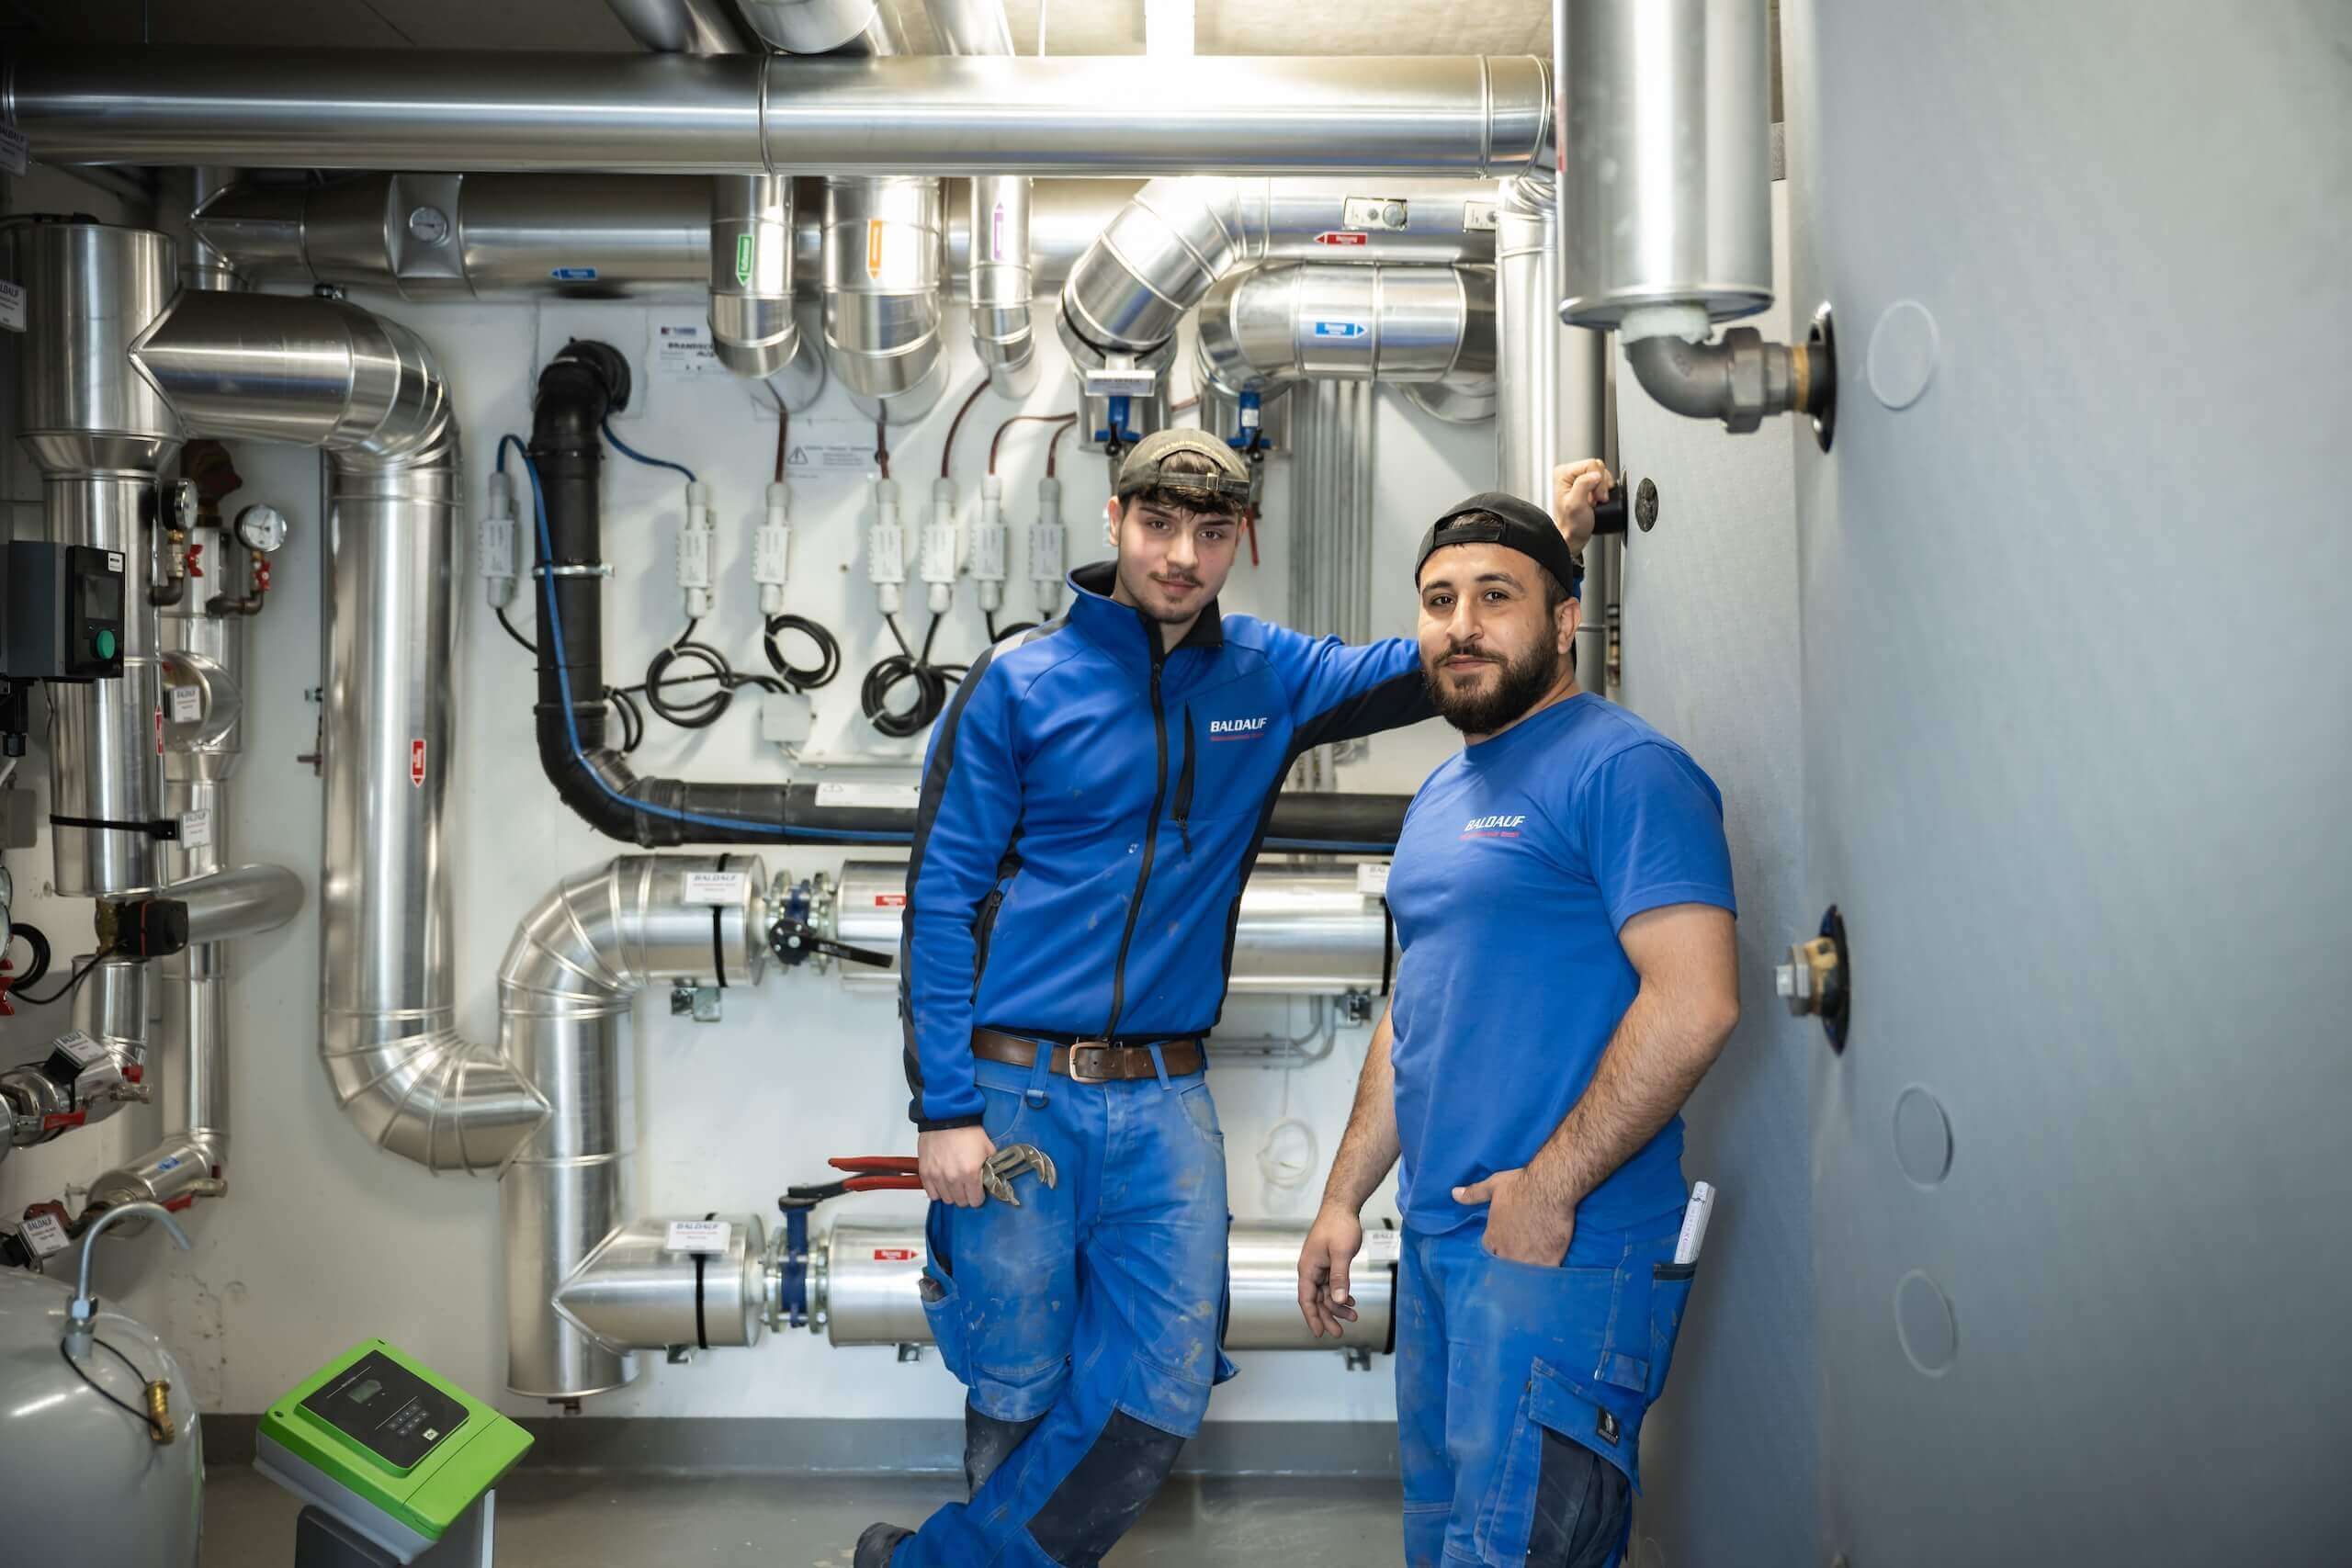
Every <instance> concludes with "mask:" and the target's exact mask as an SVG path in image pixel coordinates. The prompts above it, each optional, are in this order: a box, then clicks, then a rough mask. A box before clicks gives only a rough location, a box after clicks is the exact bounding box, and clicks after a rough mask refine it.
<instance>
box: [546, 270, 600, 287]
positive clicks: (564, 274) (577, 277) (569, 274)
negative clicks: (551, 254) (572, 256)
mask: <svg viewBox="0 0 2352 1568" xmlns="http://www.w3.org/2000/svg"><path fill="white" fill-rule="evenodd" d="M548 276H549V277H552V278H554V279H555V280H556V281H557V282H558V283H594V282H595V281H596V269H595V268H594V267H593V266H551V267H549V268H548Z"/></svg>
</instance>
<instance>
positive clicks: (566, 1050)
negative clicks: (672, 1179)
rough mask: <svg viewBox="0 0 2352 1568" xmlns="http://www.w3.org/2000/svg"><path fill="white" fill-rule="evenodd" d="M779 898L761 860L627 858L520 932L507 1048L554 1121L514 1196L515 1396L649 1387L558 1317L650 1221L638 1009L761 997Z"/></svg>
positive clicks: (522, 1157) (528, 1151) (508, 1186)
mask: <svg viewBox="0 0 2352 1568" xmlns="http://www.w3.org/2000/svg"><path fill="white" fill-rule="evenodd" d="M729 873H732V874H736V875H738V876H740V878H741V880H740V883H738V884H736V885H735V886H734V887H733V889H732V892H731V895H723V896H722V897H721V901H720V902H717V903H713V902H710V901H708V900H709V898H710V897H712V895H710V894H709V893H707V892H706V891H705V888H706V887H707V886H708V885H707V883H705V884H703V885H701V886H696V885H695V878H697V877H706V878H707V877H709V876H712V875H714V874H716V875H718V876H721V877H724V876H725V875H726V874H729ZM765 886H767V875H766V870H765V867H764V866H763V864H762V863H761V862H760V861H759V859H758V858H757V857H756V856H748V855H742V854H730V855H727V856H723V857H722V856H717V855H623V856H621V857H620V858H618V859H616V860H615V861H613V862H612V863H609V864H607V865H605V866H601V867H598V868H597V869H596V870H594V871H592V872H584V873H582V874H578V875H575V876H571V877H567V878H566V879H565V880H564V881H563V882H562V883H561V884H560V885H559V886H557V887H556V889H555V890H554V891H553V892H551V893H549V894H548V896H547V897H545V898H544V899H542V900H540V902H539V904H538V906H537V908H534V909H533V910H532V911H531V912H530V914H528V915H527V916H526V917H525V918H524V920H523V923H522V924H521V926H520V927H518V928H517V929H516V931H515V940H514V942H513V943H512V944H511V945H509V947H508V948H507V951H506V960H505V962H504V964H502V965H501V966H500V969H499V976H498V996H499V1014H500V1032H501V1034H502V1036H503V1039H504V1042H505V1045H506V1049H507V1052H508V1054H509V1055H510V1056H511V1057H512V1059H513V1060H514V1062H515V1065H516V1066H518V1067H519V1068H520V1069H521V1070H522V1071H523V1073H524V1074H525V1076H526V1077H528V1078H529V1079H530V1080H531V1081H532V1082H534V1083H537V1084H538V1085H539V1086H540V1087H541V1088H542V1089H544V1090H545V1091H546V1093H547V1097H548V1102H549V1105H550V1108H551V1109H550V1111H549V1114H548V1117H547V1118H546V1120H545V1121H544V1122H542V1124H541V1125H540V1126H539V1127H538V1128H537V1131H536V1132H534V1133H533V1134H532V1135H531V1137H530V1139H529V1140H528V1141H527V1142H526V1144H524V1145H523V1146H522V1147H521V1148H520V1149H518V1150H517V1151H516V1153H515V1159H514V1161H513V1163H512V1164H511V1165H510V1166H509V1168H507V1170H506V1172H505V1175H504V1178H503V1179H502V1180H501V1181H500V1183H499V1206H500V1210H501V1213H502V1215H503V1227H504V1236H505V1252H506V1329H507V1333H506V1385H507V1387H508V1388H509V1389H510V1390H511V1391H512V1392H514V1393H519V1394H525V1395H529V1396H533V1397H538V1398H545V1399H579V1398H582V1397H585V1396H586V1395H589V1394H593V1393H605V1392H606V1391H607V1390H610V1389H615V1388H618V1387H620V1386H622V1385H623V1384H625V1383H627V1382H629V1381H630V1380H631V1379H633V1378H634V1377H636V1375H637V1362H636V1358H635V1357H634V1356H632V1355H629V1354H628V1353H627V1352H626V1351H625V1350H624V1349H621V1348H616V1347H614V1346H612V1345H610V1344H608V1343H606V1342H605V1341H603V1340H600V1339H599V1338H597V1337H595V1336H594V1335H593V1334H590V1333H589V1332H587V1331H586V1330H584V1329H583V1328H582V1326H581V1325H580V1324H579V1323H578V1322H577V1321H575V1320H573V1319H572V1318H571V1317H569V1316H567V1315H565V1314H562V1313H560V1312H559V1311H558V1310H557V1308H556V1305H555V1302H556V1299H557V1297H558V1295H559V1294H560V1292H562V1290H563V1287H564V1285H565V1283H566V1281H568V1280H571V1279H572V1278H573V1276H574V1275H575V1274H577V1273H579V1272H580V1271H581V1269H582V1268H583V1267H584V1266H585V1265H587V1264H588V1262H589V1260H590V1259H591V1258H594V1256H595V1255H596V1253H597V1252H598V1250H599V1249H600V1248H601V1247H604V1246H605V1242H606V1239H607V1238H608V1237H610V1236H612V1235H614V1234H615V1233H616V1232H617V1231H619V1230H620V1229H621V1228H622V1227H623V1226H624V1225H625V1224H628V1220H629V1219H630V1216H631V1212H632V1210H633V1209H634V1206H635V1204H634V1199H635V1191H634V1170H633V1164H634V1150H635V1145H636V1133H637V1126H636V1122H637V1118H636V1111H635V1105H634V1100H633V1093H632V1091H633V1085H634V1083H635V1081H636V1069H635V1066H634V1065H633V1064H632V1062H631V1061H630V1058H629V1050H628V1021H629V1009H630V1004H631V1002H632V1001H633V1000H634V998H636V996H637V993H638V992H639V990H640V989H642V988H644V987H646V986H648V985H651V984H655V983H657V982H665V981H679V980H685V981H694V982H697V983H701V984H713V983H718V984H725V985H729V986H733V985H749V984H751V983H752V982H754V981H756V980H757V979H758V978H759V976H760V972H761V968H762V966H763V963H764V959H765V955H766V946H765V943H764V941H763V925H764V921H763V919H762V918H761V916H760V914H759V913H758V901H759V898H760V894H761V890H763V889H764V888H765ZM722 964H723V965H724V966H725V972H724V973H719V972H718V971H719V968H720V966H721V965H722Z"/></svg>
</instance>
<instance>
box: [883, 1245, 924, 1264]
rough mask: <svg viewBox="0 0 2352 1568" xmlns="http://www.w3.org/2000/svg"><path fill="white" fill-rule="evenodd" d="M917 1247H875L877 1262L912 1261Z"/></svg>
mask: <svg viewBox="0 0 2352 1568" xmlns="http://www.w3.org/2000/svg"><path fill="white" fill-rule="evenodd" d="M914 1260H915V1249H914V1248H913V1247H876V1248H875V1249H874V1261H875V1262H876V1263H912V1262H913V1261H914Z"/></svg>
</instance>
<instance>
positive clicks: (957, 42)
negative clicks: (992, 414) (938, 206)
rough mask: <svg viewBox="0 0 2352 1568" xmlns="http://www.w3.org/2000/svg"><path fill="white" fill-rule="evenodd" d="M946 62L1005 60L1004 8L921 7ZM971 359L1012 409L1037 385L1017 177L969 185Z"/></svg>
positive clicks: (937, 1) (960, 1) (998, 3)
mask: <svg viewBox="0 0 2352 1568" xmlns="http://www.w3.org/2000/svg"><path fill="white" fill-rule="evenodd" d="M925 9H927V10H928V11H929V12H930V13H931V22H932V26H933V28H936V29H937V30H938V33H939V41H940V46H941V48H942V50H943V51H944V52H945V53H948V54H956V55H980V56H993V57H996V58H999V59H1001V58H1005V57H1008V56H1010V55H1011V54H1012V26H1011V24H1010V23H1009V22H1008V21H1007V20H1006V19H1005V15H1004V0H925ZM971 203H972V205H971V212H972V230H971V242H972V250H971V268H970V271H969V274H968V278H969V285H970V290H971V292H970V297H969V299H968V303H969V305H970V307H971V331H972V351H973V353H974V354H976V355H978V357H979V361H980V363H981V365H983V366H985V367H987V369H988V373H989V385H990V386H991V387H993V388H995V389H996V391H997V395H998V396H1000V397H1004V398H1010V399H1012V400H1015V401H1018V400H1021V399H1023V398H1025V397H1027V396H1028V395H1029V392H1030V389H1032V388H1034V387H1035V386H1036V384H1037V363H1036V360H1037V341H1036V325H1035V321H1033V320H1032V319H1031V312H1030V306H1029V299H1030V295H1031V293H1032V292H1033V290H1034V288H1035V285H1034V283H1033V281H1032V279H1031V277H1030V274H1029V207H1030V182H1029V180H1028V179H1027V178H1026V177H1025V176H1023V175H978V176H975V177H974V179H973V180H972V182H971Z"/></svg>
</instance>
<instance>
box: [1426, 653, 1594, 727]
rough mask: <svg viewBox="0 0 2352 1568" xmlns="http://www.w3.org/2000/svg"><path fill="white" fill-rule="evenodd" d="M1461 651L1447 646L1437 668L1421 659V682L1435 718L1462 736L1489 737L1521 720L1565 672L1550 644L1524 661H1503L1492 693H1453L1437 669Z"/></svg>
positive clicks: (1529, 655)
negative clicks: (1442, 720)
mask: <svg viewBox="0 0 2352 1568" xmlns="http://www.w3.org/2000/svg"><path fill="white" fill-rule="evenodd" d="M1463 651H1464V649H1460V648H1458V647H1455V646H1453V645H1451V644H1449V645H1448V646H1447V648H1446V650H1445V651H1444V652H1443V653H1442V654H1440V655H1439V656H1438V659H1437V661H1436V664H1432V663H1431V661H1430V660H1428V659H1426V658H1424V659H1423V660H1421V682H1422V684H1423V685H1425V686H1426V687H1427V688H1428V689H1429V694H1430V702H1431V703H1432V704H1434V705H1436V707H1437V711H1438V716H1439V717H1441V718H1442V719H1444V720H1445V722H1446V723H1448V724H1450V725H1452V726H1453V728H1456V729H1458V730H1460V731H1462V733H1464V735H1492V734H1493V733H1494V732H1495V731H1496V730H1498V729H1500V728H1503V726H1505V725H1507V724H1510V723H1511V722H1512V721H1513V720H1515V719H1518V718H1520V717H1522V716H1525V714H1526V712H1527V710H1528V709H1529V708H1532V707H1533V706H1534V705H1536V704H1537V703H1538V702H1540V701H1542V700H1543V697H1544V694H1545V693H1546V692H1549V691H1550V690H1551V689H1552V688H1553V686H1554V685H1555V684H1556V683H1558V682H1559V679H1560V675H1561V672H1562V670H1563V668H1564V666H1563V663H1562V655H1561V653H1560V650H1559V649H1558V648H1557V647H1555V645H1553V644H1551V643H1539V644H1537V645H1536V646H1535V647H1534V648H1532V649H1529V650H1528V652H1527V654H1526V655H1525V656H1524V657H1523V658H1521V659H1519V660H1515V661H1505V662H1504V663H1503V665H1502V678H1501V679H1500V680H1498V681H1497V682H1495V684H1494V686H1493V688H1492V689H1491V690H1487V691H1479V690H1475V689H1474V690H1471V691H1466V692H1456V691H1454V690H1453V689H1452V688H1451V687H1450V686H1449V685H1448V684H1447V682H1446V679H1445V675H1444V672H1443V671H1442V670H1440V669H1438V668H1437V667H1436V665H1437V664H1442V663H1443V662H1444V661H1445V660H1448V659H1452V658H1453V657H1454V656H1455V655H1456V654H1458V653H1461V652H1463Z"/></svg>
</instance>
